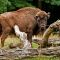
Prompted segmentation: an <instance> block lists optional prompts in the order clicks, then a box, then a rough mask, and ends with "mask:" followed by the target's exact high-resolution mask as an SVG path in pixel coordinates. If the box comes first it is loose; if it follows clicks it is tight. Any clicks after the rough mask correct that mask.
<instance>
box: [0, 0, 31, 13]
mask: <svg viewBox="0 0 60 60" xmlns="http://www.w3.org/2000/svg"><path fill="white" fill-rule="evenodd" d="M27 6H32V5H31V4H30V3H28V2H27V1H26V0H0V13H3V12H6V11H12V10H16V9H19V8H22V7H27Z"/></svg>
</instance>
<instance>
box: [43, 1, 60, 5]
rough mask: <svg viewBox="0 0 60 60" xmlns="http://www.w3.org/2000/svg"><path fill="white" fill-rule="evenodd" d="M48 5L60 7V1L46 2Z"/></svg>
mask: <svg viewBox="0 0 60 60" xmlns="http://www.w3.org/2000/svg"><path fill="white" fill-rule="evenodd" d="M44 1H45V2H46V3H50V4H51V5H57V6H59V5H60V0H44Z"/></svg>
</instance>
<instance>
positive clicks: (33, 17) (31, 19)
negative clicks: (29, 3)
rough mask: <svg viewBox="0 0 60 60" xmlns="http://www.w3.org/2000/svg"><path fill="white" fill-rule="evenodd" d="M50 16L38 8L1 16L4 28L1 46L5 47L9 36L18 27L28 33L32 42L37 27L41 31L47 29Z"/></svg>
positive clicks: (29, 8)
mask: <svg viewBox="0 0 60 60" xmlns="http://www.w3.org/2000/svg"><path fill="white" fill-rule="evenodd" d="M48 18H49V14H48V13H46V12H45V11H42V10H40V9H38V8H33V7H26V8H21V9H19V10H17V11H13V12H6V13H3V14H0V24H1V26H2V35H1V45H2V47H3V46H4V41H5V39H6V37H7V36H8V34H9V33H10V32H12V31H13V30H14V27H15V26H16V25H17V27H19V29H18V30H20V31H22V32H25V33H27V39H28V41H29V42H30V43H31V42H32V34H33V33H34V30H35V29H36V27H39V29H40V28H41V26H42V27H44V28H45V27H46V22H47V19H48Z"/></svg>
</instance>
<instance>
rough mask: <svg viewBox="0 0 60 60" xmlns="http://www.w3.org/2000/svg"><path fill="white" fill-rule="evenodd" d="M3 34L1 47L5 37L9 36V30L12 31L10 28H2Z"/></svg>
mask: <svg viewBox="0 0 60 60" xmlns="http://www.w3.org/2000/svg"><path fill="white" fill-rule="evenodd" d="M2 30H3V32H2V35H1V47H3V46H4V42H5V39H6V38H7V36H8V34H9V32H10V31H11V29H10V28H6V29H2Z"/></svg>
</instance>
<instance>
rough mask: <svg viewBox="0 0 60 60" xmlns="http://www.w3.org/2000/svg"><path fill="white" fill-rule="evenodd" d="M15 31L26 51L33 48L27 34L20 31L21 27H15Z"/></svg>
mask: <svg viewBox="0 0 60 60" xmlns="http://www.w3.org/2000/svg"><path fill="white" fill-rule="evenodd" d="M14 30H15V33H16V35H17V36H19V37H20V39H21V40H22V42H23V44H24V47H23V48H25V49H28V48H30V47H31V45H30V42H29V41H28V40H27V34H26V33H25V32H21V31H20V30H19V27H18V26H17V25H15V26H14Z"/></svg>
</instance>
